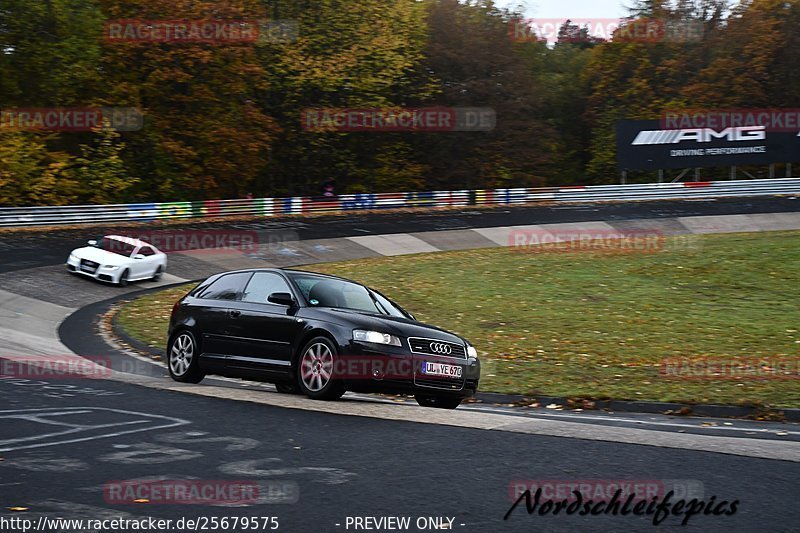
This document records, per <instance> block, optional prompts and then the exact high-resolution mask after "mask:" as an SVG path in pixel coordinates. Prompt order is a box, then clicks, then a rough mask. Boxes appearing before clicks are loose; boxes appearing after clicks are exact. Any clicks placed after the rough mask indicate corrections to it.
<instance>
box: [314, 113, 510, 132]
mask: <svg viewBox="0 0 800 533" xmlns="http://www.w3.org/2000/svg"><path fill="white" fill-rule="evenodd" d="M300 122H301V126H302V128H303V129H304V130H306V131H310V132H315V133H324V132H362V131H370V132H458V131H492V130H493V129H494V128H495V125H496V123H497V116H496V114H495V111H494V109H492V108H489V107H425V108H373V109H354V108H353V109H348V108H309V109H304V110H303V111H302V112H301V114H300Z"/></svg>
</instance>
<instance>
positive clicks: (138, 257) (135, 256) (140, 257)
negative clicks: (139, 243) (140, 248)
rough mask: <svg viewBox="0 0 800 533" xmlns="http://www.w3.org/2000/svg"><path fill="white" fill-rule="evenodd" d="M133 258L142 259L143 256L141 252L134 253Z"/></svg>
mask: <svg viewBox="0 0 800 533" xmlns="http://www.w3.org/2000/svg"><path fill="white" fill-rule="evenodd" d="M133 258H134V259H144V256H143V255H142V254H136V255H134V256H133Z"/></svg>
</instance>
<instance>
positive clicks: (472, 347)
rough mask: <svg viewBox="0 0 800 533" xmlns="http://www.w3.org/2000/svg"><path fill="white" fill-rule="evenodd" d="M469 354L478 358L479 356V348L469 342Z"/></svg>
mask: <svg viewBox="0 0 800 533" xmlns="http://www.w3.org/2000/svg"><path fill="white" fill-rule="evenodd" d="M467 355H468V356H470V357H472V358H473V359H477V358H478V350H476V349H475V347H474V346H472V345H470V344H468V345H467Z"/></svg>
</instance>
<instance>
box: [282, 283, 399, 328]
mask: <svg viewBox="0 0 800 533" xmlns="http://www.w3.org/2000/svg"><path fill="white" fill-rule="evenodd" d="M290 277H291V278H292V281H294V282H295V284H296V285H297V287H298V288H299V289H300V292H302V293H303V296H304V297H305V299H306V301H307V302H308V304H309V305H310V306H311V307H334V308H339V309H355V310H357V311H365V312H367V313H377V314H381V315H391V316H396V317H401V318H409V316H408V314H407V313H406V312H404V311H403V310H402V309H400V308H399V307H397V306H396V305H393V304H392V303H391V302H390V301H389V300H388V299H387V298H385V297H384V296H382V295H381V294H380V293H377V292H375V291H372V290H369V289H368V288H366V287H364V286H363V285H359V284H358V283H353V282H350V281H343V280H339V279H331V278H323V277H319V276H312V275H304V274H291V275H290Z"/></svg>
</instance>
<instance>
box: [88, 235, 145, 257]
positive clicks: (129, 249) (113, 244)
mask: <svg viewBox="0 0 800 533" xmlns="http://www.w3.org/2000/svg"><path fill="white" fill-rule="evenodd" d="M93 246H94V247H95V248H100V249H101V250H105V251H106V252H111V253H115V254H118V255H124V256H125V257H130V256H131V254H133V251H134V250H135V249H136V247H135V246H133V245H132V244H128V243H125V242H122V241H118V240H117V239H109V238H108V237H103V238H102V239H100V240H99V241H97V244H94V245H93Z"/></svg>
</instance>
